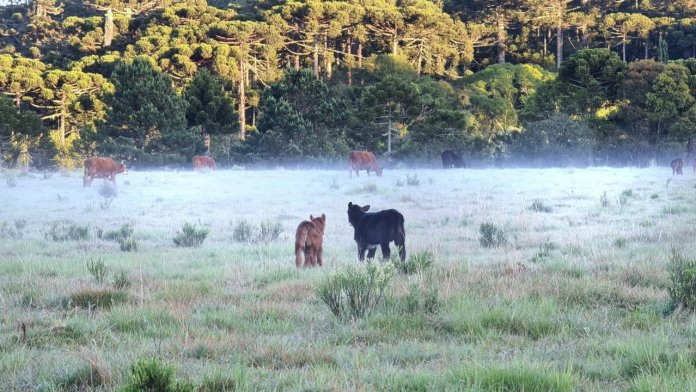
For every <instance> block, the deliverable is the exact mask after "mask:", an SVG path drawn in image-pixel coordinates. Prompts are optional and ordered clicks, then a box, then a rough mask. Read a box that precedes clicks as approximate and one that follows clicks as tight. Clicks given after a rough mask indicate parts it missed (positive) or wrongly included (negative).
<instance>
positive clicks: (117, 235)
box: [103, 223, 138, 252]
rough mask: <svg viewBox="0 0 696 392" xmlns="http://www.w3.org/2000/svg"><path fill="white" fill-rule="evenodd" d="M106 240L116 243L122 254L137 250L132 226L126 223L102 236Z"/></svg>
mask: <svg viewBox="0 0 696 392" xmlns="http://www.w3.org/2000/svg"><path fill="white" fill-rule="evenodd" d="M103 237H104V238H105V239H107V240H111V241H116V242H118V245H119V247H120V248H121V250H122V251H124V252H131V251H136V250H138V243H137V242H136V241H135V238H133V226H132V225H130V224H128V223H126V224H124V225H123V226H121V228H120V229H118V230H115V231H109V232H107V233H106V234H104V236H103Z"/></svg>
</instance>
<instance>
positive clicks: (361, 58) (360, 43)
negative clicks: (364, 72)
mask: <svg viewBox="0 0 696 392" xmlns="http://www.w3.org/2000/svg"><path fill="white" fill-rule="evenodd" d="M362 48H363V46H362V42H358V68H362V60H363V55H362Z"/></svg>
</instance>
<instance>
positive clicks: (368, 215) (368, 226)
mask: <svg viewBox="0 0 696 392" xmlns="http://www.w3.org/2000/svg"><path fill="white" fill-rule="evenodd" d="M369 209H370V206H369V205H367V206H364V207H360V206H359V205H357V204H353V203H352V202H350V203H348V222H350V224H351V225H352V226H353V229H354V230H355V233H354V234H353V238H354V239H355V242H356V243H357V244H358V259H359V260H360V261H363V260H365V251H367V258H368V259H372V258H374V257H375V252H376V251H377V245H379V246H381V248H382V258H384V259H389V256H390V255H391V250H390V249H389V242H391V241H394V245H396V246H397V247H398V248H399V257H400V258H401V261H406V231H405V230H404V216H403V215H401V213H400V212H399V211H397V210H394V209H391V210H383V211H379V212H367V211H368V210H369Z"/></svg>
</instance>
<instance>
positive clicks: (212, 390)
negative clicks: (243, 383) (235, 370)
mask: <svg viewBox="0 0 696 392" xmlns="http://www.w3.org/2000/svg"><path fill="white" fill-rule="evenodd" d="M236 390H237V383H236V382H235V380H234V378H232V377H231V376H226V375H222V374H216V375H214V376H206V377H205V378H204V379H203V383H202V384H201V386H200V388H198V391H199V392H226V391H236Z"/></svg>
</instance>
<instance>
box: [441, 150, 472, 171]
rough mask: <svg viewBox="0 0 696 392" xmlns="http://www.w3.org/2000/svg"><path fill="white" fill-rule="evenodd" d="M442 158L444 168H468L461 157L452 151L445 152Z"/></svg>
mask: <svg viewBox="0 0 696 392" xmlns="http://www.w3.org/2000/svg"><path fill="white" fill-rule="evenodd" d="M440 158H442V167H444V168H445V169H451V168H460V167H467V165H466V163H465V162H464V160H463V159H462V157H461V155H459V154H457V153H456V152H454V151H452V150H445V151H443V152H442V154H441V155H440Z"/></svg>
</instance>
